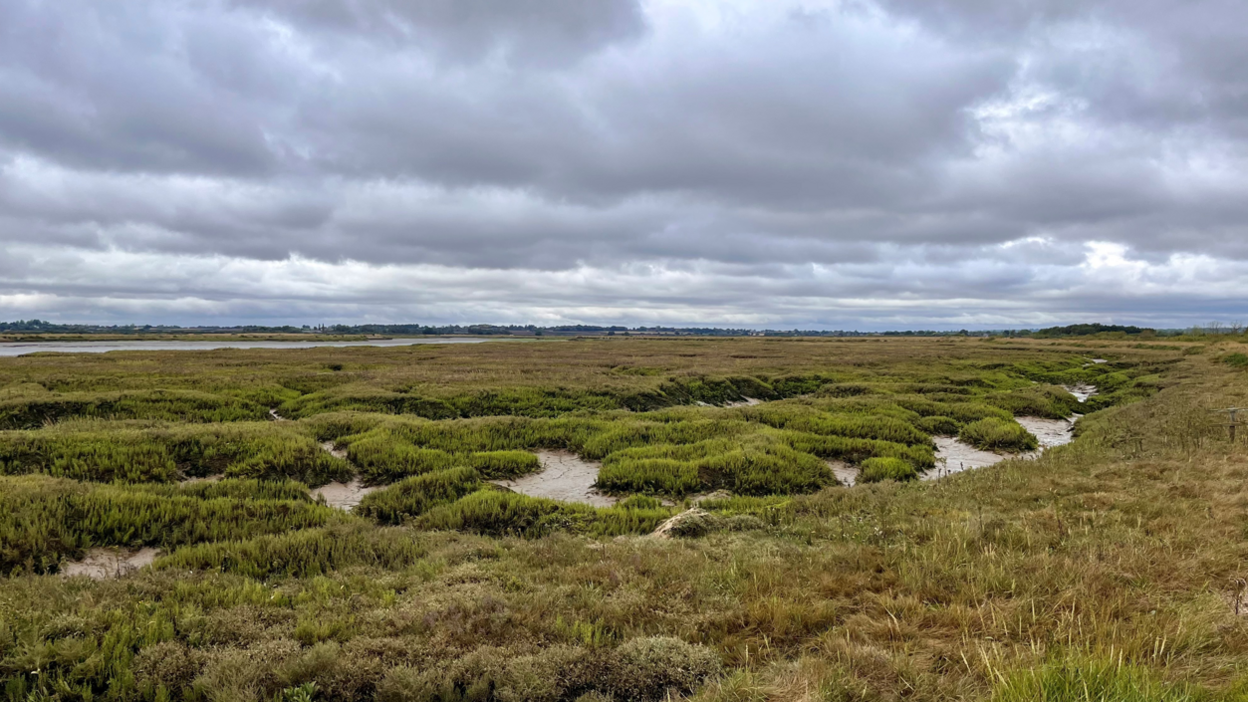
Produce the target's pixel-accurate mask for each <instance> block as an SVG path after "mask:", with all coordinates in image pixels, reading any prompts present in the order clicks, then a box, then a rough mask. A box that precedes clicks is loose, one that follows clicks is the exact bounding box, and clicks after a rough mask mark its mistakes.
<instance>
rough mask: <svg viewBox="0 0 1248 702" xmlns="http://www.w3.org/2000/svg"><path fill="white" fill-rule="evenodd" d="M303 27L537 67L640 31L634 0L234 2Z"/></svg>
mask: <svg viewBox="0 0 1248 702" xmlns="http://www.w3.org/2000/svg"><path fill="white" fill-rule="evenodd" d="M231 4H232V5H233V6H235V7H244V8H249V9H259V10H261V11H265V12H267V13H270V14H271V15H273V16H276V17H278V18H280V19H283V20H287V21H291V22H293V23H295V24H297V25H298V26H301V27H309V28H314V29H323V30H330V31H338V32H346V33H350V34H355V35H359V36H361V37H363V38H365V39H366V40H367V41H376V40H377V39H387V40H389V41H391V42H394V43H398V44H401V45H411V46H415V47H418V48H420V49H422V50H425V51H431V52H433V53H435V54H437V55H439V56H441V57H445V58H447V59H450V60H453V61H476V60H482V59H484V58H487V57H489V56H490V55H492V54H498V53H501V54H502V55H503V56H504V57H505V58H508V59H511V60H514V61H518V62H520V63H522V64H524V63H535V64H538V65H541V66H552V65H560V64H563V63H566V62H568V61H570V60H576V59H579V58H581V57H583V56H585V55H588V54H591V53H594V52H596V51H598V50H601V49H603V48H605V47H607V46H610V45H612V44H615V43H618V42H624V41H628V40H633V39H636V38H637V37H639V36H640V35H641V34H642V32H643V31H644V29H645V20H644V16H643V15H642V12H641V8H640V6H639V5H638V4H637V0H592V1H588V2H587V1H586V0H232V3H231Z"/></svg>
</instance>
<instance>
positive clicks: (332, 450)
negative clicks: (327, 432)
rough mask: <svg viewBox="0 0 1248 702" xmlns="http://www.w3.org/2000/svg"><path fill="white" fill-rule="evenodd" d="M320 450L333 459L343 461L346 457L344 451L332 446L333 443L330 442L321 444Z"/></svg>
mask: <svg viewBox="0 0 1248 702" xmlns="http://www.w3.org/2000/svg"><path fill="white" fill-rule="evenodd" d="M321 448H322V449H324V450H325V453H328V454H329V455H331V456H333V457H334V458H341V459H344V460H345V459H346V457H347V452H346V450H345V449H340V448H338V447H337V446H335V445H334V442H332V441H326V442H325V443H323V444H321Z"/></svg>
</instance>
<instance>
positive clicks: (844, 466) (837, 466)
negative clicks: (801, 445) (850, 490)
mask: <svg viewBox="0 0 1248 702" xmlns="http://www.w3.org/2000/svg"><path fill="white" fill-rule="evenodd" d="M824 463H827V464H828V467H829V468H831V469H832V474H833V475H835V476H836V479H837V480H839V481H841V484H842V485H844V486H845V487H853V486H854V483H857V482H858V466H851V465H849V464H848V463H846V462H844V461H824Z"/></svg>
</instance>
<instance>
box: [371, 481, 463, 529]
mask: <svg viewBox="0 0 1248 702" xmlns="http://www.w3.org/2000/svg"><path fill="white" fill-rule="evenodd" d="M480 487H481V476H480V475H479V474H478V473H477V471H475V470H473V469H472V468H452V469H450V470H440V471H435V472H433V473H425V474H423V475H415V476H412V477H410V478H406V479H404V480H401V481H399V482H397V483H395V484H394V485H391V486H390V487H388V488H386V489H384V490H378V491H377V492H373V493H369V494H368V495H365V496H364V499H363V500H362V501H361V502H360V505H359V506H358V507H356V508H355V513H356V514H358V515H360V516H362V517H368V518H370V519H373V520H376V521H377V522H378V523H379V524H401V523H402V522H403V520H405V519H408V518H411V517H418V516H420V515H422V514H424V513H425V512H428V511H429V510H430V509H432V508H434V507H437V506H438V505H443V504H447V503H450V502H454V501H455V500H458V499H459V498H461V497H463V496H465V495H468V494H470V493H472V492H475V491H477V490H478V489H480Z"/></svg>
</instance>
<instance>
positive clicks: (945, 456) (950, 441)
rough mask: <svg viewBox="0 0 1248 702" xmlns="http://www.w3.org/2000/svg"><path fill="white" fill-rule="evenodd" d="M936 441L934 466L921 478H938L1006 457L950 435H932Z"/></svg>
mask: <svg viewBox="0 0 1248 702" xmlns="http://www.w3.org/2000/svg"><path fill="white" fill-rule="evenodd" d="M932 440H933V441H935V442H936V467H935V468H934V469H932V470H929V471H927V472H926V473H924V474H923V475H922V476H921V479H922V480H939V479H940V478H943V477H945V476H946V475H953V474H954V473H961V472H962V471H964V470H971V469H974V468H987V467H988V466H991V465H996V464H997V463H1000V462H1001V461H1004V460H1005V459H1006V456H1002V455H1001V454H999V453H992V452H991V451H981V450H979V449H977V448H975V447H974V446H971V445H970V444H967V443H963V442H962V441H961V440H960V439H958V438H956V437H952V436H933V437H932Z"/></svg>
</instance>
